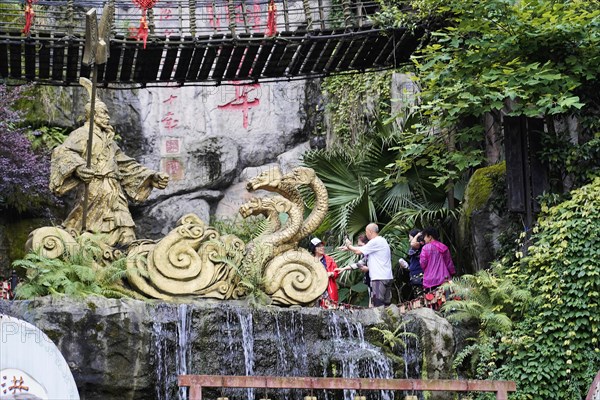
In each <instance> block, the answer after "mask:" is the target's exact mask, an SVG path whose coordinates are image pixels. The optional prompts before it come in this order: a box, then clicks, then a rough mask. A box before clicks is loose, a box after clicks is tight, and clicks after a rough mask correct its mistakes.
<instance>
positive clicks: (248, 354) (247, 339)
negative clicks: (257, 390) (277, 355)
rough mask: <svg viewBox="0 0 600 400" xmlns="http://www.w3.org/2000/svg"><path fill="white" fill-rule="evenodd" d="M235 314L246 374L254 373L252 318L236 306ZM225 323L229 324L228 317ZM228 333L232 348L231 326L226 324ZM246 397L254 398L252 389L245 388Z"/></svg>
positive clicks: (231, 347)
mask: <svg viewBox="0 0 600 400" xmlns="http://www.w3.org/2000/svg"><path fill="white" fill-rule="evenodd" d="M236 315H237V319H238V324H239V327H240V330H241V331H242V349H243V351H244V368H245V371H246V375H247V376H252V375H254V331H253V320H252V312H245V313H244V312H242V310H241V309H238V308H236ZM227 323H228V324H230V323H231V322H230V318H229V317H228V318H227ZM228 332H230V333H229V347H230V349H233V336H232V335H231V332H232V329H231V326H230V325H229V326H228ZM247 395H248V399H253V398H254V389H253V388H248V389H247Z"/></svg>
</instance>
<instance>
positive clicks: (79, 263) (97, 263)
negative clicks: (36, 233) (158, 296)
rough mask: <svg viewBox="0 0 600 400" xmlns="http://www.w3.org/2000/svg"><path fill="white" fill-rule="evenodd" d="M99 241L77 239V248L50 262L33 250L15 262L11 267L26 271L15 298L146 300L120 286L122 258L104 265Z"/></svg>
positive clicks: (123, 272) (90, 237)
mask: <svg viewBox="0 0 600 400" xmlns="http://www.w3.org/2000/svg"><path fill="white" fill-rule="evenodd" d="M99 240H100V239H99V238H98V237H94V236H93V235H84V236H79V237H78V238H77V243H78V245H77V246H69V247H67V250H66V251H65V253H64V254H63V255H62V256H61V257H60V258H49V257H47V256H45V255H44V252H43V250H36V251H31V252H30V253H28V254H27V255H26V256H25V258H23V259H21V260H16V261H14V262H13V266H14V267H17V268H24V269H26V270H27V278H26V280H25V282H23V283H21V284H19V286H17V288H16V291H15V295H16V297H17V298H19V299H31V298H35V297H41V296H47V295H66V296H70V297H76V298H81V297H86V296H89V295H98V296H103V297H109V298H123V297H130V298H137V299H145V297H143V296H142V295H140V294H138V293H136V292H133V291H131V290H129V289H127V288H125V287H124V286H123V285H122V279H123V277H125V275H126V274H127V272H128V270H127V261H126V258H125V257H121V258H118V259H116V260H114V261H113V262H112V263H110V264H108V265H106V264H104V263H103V260H102V254H103V249H102V247H101V245H100V243H101V242H100V241H99ZM101 264H102V265H101ZM138 272H141V271H138Z"/></svg>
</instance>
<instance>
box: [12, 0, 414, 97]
mask: <svg viewBox="0 0 600 400" xmlns="http://www.w3.org/2000/svg"><path fill="white" fill-rule="evenodd" d="M23 1H25V3H23ZM108 1H110V2H111V3H110V4H111V6H112V9H113V10H114V13H113V15H111V17H112V18H111V19H112V23H111V27H110V29H111V31H110V41H109V42H110V43H109V49H110V57H109V59H108V62H107V63H106V64H102V65H100V66H99V70H98V84H99V86H104V87H114V88H131V87H146V86H168V85H173V84H177V85H202V84H204V85H206V84H209V85H218V84H221V83H228V82H232V81H236V82H241V83H243V82H249V81H250V82H258V81H261V82H265V81H270V80H282V79H283V80H291V79H298V78H306V77H317V76H325V75H329V74H335V73H341V72H347V71H367V70H380V69H387V68H393V67H396V66H398V65H400V64H402V63H405V62H406V61H407V60H408V58H409V57H410V55H411V54H412V52H413V51H414V50H415V49H416V48H417V46H418V45H419V42H420V39H421V37H422V36H423V34H424V29H422V28H416V29H413V30H409V29H406V28H394V29H386V28H380V27H377V25H376V24H375V22H374V21H373V16H374V15H375V13H376V12H377V11H378V3H377V2H376V1H374V0H366V1H365V2H362V1H361V0H277V1H275V0H158V1H156V0H133V1H136V2H137V3H138V4H136V3H134V2H133V1H130V0H108ZM144 2H147V3H144ZM139 4H150V5H151V6H150V7H147V8H144V7H140V6H139ZM103 6H104V3H103V1H102V0H83V1H77V0H0V79H3V80H6V81H11V82H14V81H17V82H23V81H35V82H39V83H44V84H50V85H78V80H79V77H80V76H85V77H89V75H90V68H89V67H87V66H85V65H84V64H83V63H82V59H83V50H84V44H85V13H86V12H87V11H88V10H89V9H91V8H95V9H96V10H97V12H98V14H99V15H101V14H102V7H103Z"/></svg>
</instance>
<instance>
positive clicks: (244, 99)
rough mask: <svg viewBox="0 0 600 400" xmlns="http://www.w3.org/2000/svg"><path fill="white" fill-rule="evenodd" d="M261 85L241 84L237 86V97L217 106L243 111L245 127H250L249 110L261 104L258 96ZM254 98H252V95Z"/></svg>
mask: <svg viewBox="0 0 600 400" xmlns="http://www.w3.org/2000/svg"><path fill="white" fill-rule="evenodd" d="M259 87H260V85H259V84H258V83H255V84H251V85H240V86H236V87H235V98H234V99H233V100H231V101H229V102H227V103H225V104H222V105H219V106H217V107H218V108H219V110H230V111H237V110H241V111H242V118H243V120H242V123H243V126H244V128H245V129H247V128H248V111H249V110H250V109H251V108H253V107H256V106H258V105H260V99H259V98H258V97H256V92H255V91H256V89H258V88H259ZM251 94H252V96H253V97H252V99H251V100H250V97H251V96H250V95H251Z"/></svg>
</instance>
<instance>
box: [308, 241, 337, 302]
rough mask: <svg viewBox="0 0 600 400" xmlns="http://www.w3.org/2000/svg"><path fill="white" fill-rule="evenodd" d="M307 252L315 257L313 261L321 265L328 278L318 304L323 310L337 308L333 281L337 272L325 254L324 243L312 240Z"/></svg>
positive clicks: (334, 265) (331, 259) (332, 262)
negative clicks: (325, 288)
mask: <svg viewBox="0 0 600 400" xmlns="http://www.w3.org/2000/svg"><path fill="white" fill-rule="evenodd" d="M308 250H309V251H310V252H311V253H312V254H313V255H314V256H315V259H317V261H319V262H320V263H321V264H323V267H325V270H326V271H327V276H328V277H329V283H328V284H327V290H326V291H325V293H323V295H322V296H321V299H320V300H319V304H320V305H321V307H323V308H330V307H334V308H335V307H337V304H338V299H339V297H338V288H337V284H336V283H335V280H336V279H337V277H338V275H339V272H338V271H336V268H337V267H338V266H337V264H336V263H335V261H334V260H333V258H331V257H330V256H328V255H327V254H325V243H323V242H322V241H321V239H319V238H313V239H312V240H311V241H310V245H309V246H308Z"/></svg>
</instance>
